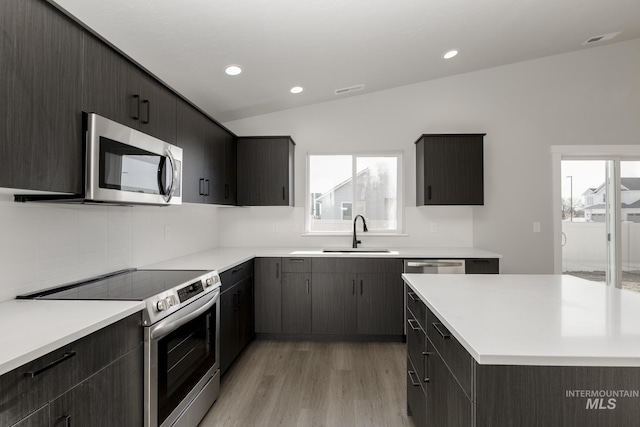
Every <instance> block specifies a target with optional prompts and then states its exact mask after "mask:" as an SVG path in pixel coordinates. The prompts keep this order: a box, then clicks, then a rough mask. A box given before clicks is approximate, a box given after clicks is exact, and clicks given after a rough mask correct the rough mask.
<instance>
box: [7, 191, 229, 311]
mask: <svg viewBox="0 0 640 427" xmlns="http://www.w3.org/2000/svg"><path fill="white" fill-rule="evenodd" d="M217 218H218V208H217V207H215V206H206V205H192V204H183V205H182V206H169V207H153V206H135V207H123V206H95V205H66V204H44V203H14V202H13V200H12V197H10V196H0V236H1V237H0V301H6V300H9V299H13V298H14V297H15V296H16V295H19V294H22V293H27V292H32V291H36V290H38V289H43V288H47V287H51V286H56V285H59V284H62V283H67V282H70V281H75V280H80V279H83V278H87V277H92V276H95V275H98V274H103V273H108V272H111V271H114V270H119V269H123V268H130V267H142V266H144V265H147V264H151V263H155V262H160V261H163V260H165V259H170V258H175V257H180V256H184V255H188V254H190V253H195V252H200V251H203V250H207V249H212V248H215V247H218V245H219V241H218V227H217V222H218V219H217ZM165 227H170V229H171V238H170V239H165Z"/></svg>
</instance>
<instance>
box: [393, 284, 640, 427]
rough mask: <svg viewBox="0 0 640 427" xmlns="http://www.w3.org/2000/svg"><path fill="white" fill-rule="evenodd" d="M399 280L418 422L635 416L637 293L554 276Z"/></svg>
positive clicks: (595, 422) (556, 421)
mask: <svg viewBox="0 0 640 427" xmlns="http://www.w3.org/2000/svg"><path fill="white" fill-rule="evenodd" d="M403 279H404V280H405V282H406V283H407V285H408V304H407V318H408V322H409V332H408V334H407V340H408V361H407V363H408V368H407V371H408V372H407V380H408V390H407V391H408V406H409V409H410V411H411V412H412V414H413V415H414V418H415V421H416V424H417V425H437V426H439V427H440V426H442V427H446V426H459V425H465V426H466V425H468V426H475V427H485V426H486V427H501V426H514V427H516V426H517V427H529V426H531V427H533V426H536V427H538V426H539V427H542V426H545V427H546V426H554V427H555V426H557V427H560V426H584V427H595V426H612V427H613V426H616V427H618V426H619V427H626V426H634V425H639V424H638V423H639V421H638V420H640V294H637V293H633V292H630V291H624V290H619V289H615V288H610V287H606V286H604V285H603V284H601V283H594V282H589V281H586V280H582V279H578V278H575V277H571V276H556V275H492V276H469V275H466V276H446V275H438V276H432V275H413V274H404V275H403ZM420 393H422V394H420Z"/></svg>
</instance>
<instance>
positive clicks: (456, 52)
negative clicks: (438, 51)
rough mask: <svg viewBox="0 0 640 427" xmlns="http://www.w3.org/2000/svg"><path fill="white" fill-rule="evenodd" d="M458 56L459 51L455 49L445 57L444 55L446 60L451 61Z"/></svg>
mask: <svg viewBox="0 0 640 427" xmlns="http://www.w3.org/2000/svg"><path fill="white" fill-rule="evenodd" d="M457 54H458V51H457V50H455V49H454V50H450V51H448V52H446V53H445V54H444V55H442V57H443V58H444V59H451V58H453V57H454V56H456V55H457Z"/></svg>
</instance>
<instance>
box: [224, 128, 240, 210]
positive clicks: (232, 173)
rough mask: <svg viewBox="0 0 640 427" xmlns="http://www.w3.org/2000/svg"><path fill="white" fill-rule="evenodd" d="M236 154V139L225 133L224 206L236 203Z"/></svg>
mask: <svg viewBox="0 0 640 427" xmlns="http://www.w3.org/2000/svg"><path fill="white" fill-rule="evenodd" d="M237 152H238V143H237V140H236V137H235V135H232V134H231V133H229V132H227V133H226V134H225V138H224V177H225V178H224V181H225V184H224V204H225V205H235V204H236V203H237V202H238V178H237Z"/></svg>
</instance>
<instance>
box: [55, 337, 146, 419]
mask: <svg viewBox="0 0 640 427" xmlns="http://www.w3.org/2000/svg"><path fill="white" fill-rule="evenodd" d="M142 352H143V346H138V348H137V349H135V350H133V351H131V352H129V353H128V354H127V355H126V356H124V357H122V358H120V359H118V360H117V361H116V362H114V363H113V364H111V365H109V366H107V367H106V368H104V369H103V370H101V371H99V372H98V373H96V374H95V375H93V376H91V377H90V378H89V379H87V380H86V381H83V382H82V383H80V384H78V385H77V386H75V387H74V388H72V389H71V390H69V391H68V392H66V393H65V394H63V395H62V396H60V397H58V398H57V399H55V400H54V401H52V402H51V403H50V420H51V425H52V426H53V427H67V426H92V427H112V426H123V427H125V426H130V427H136V426H140V425H142V422H143V412H142V409H143V407H144V403H143V388H142V387H143V383H142V381H138V378H140V379H142V375H143V373H142Z"/></svg>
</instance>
